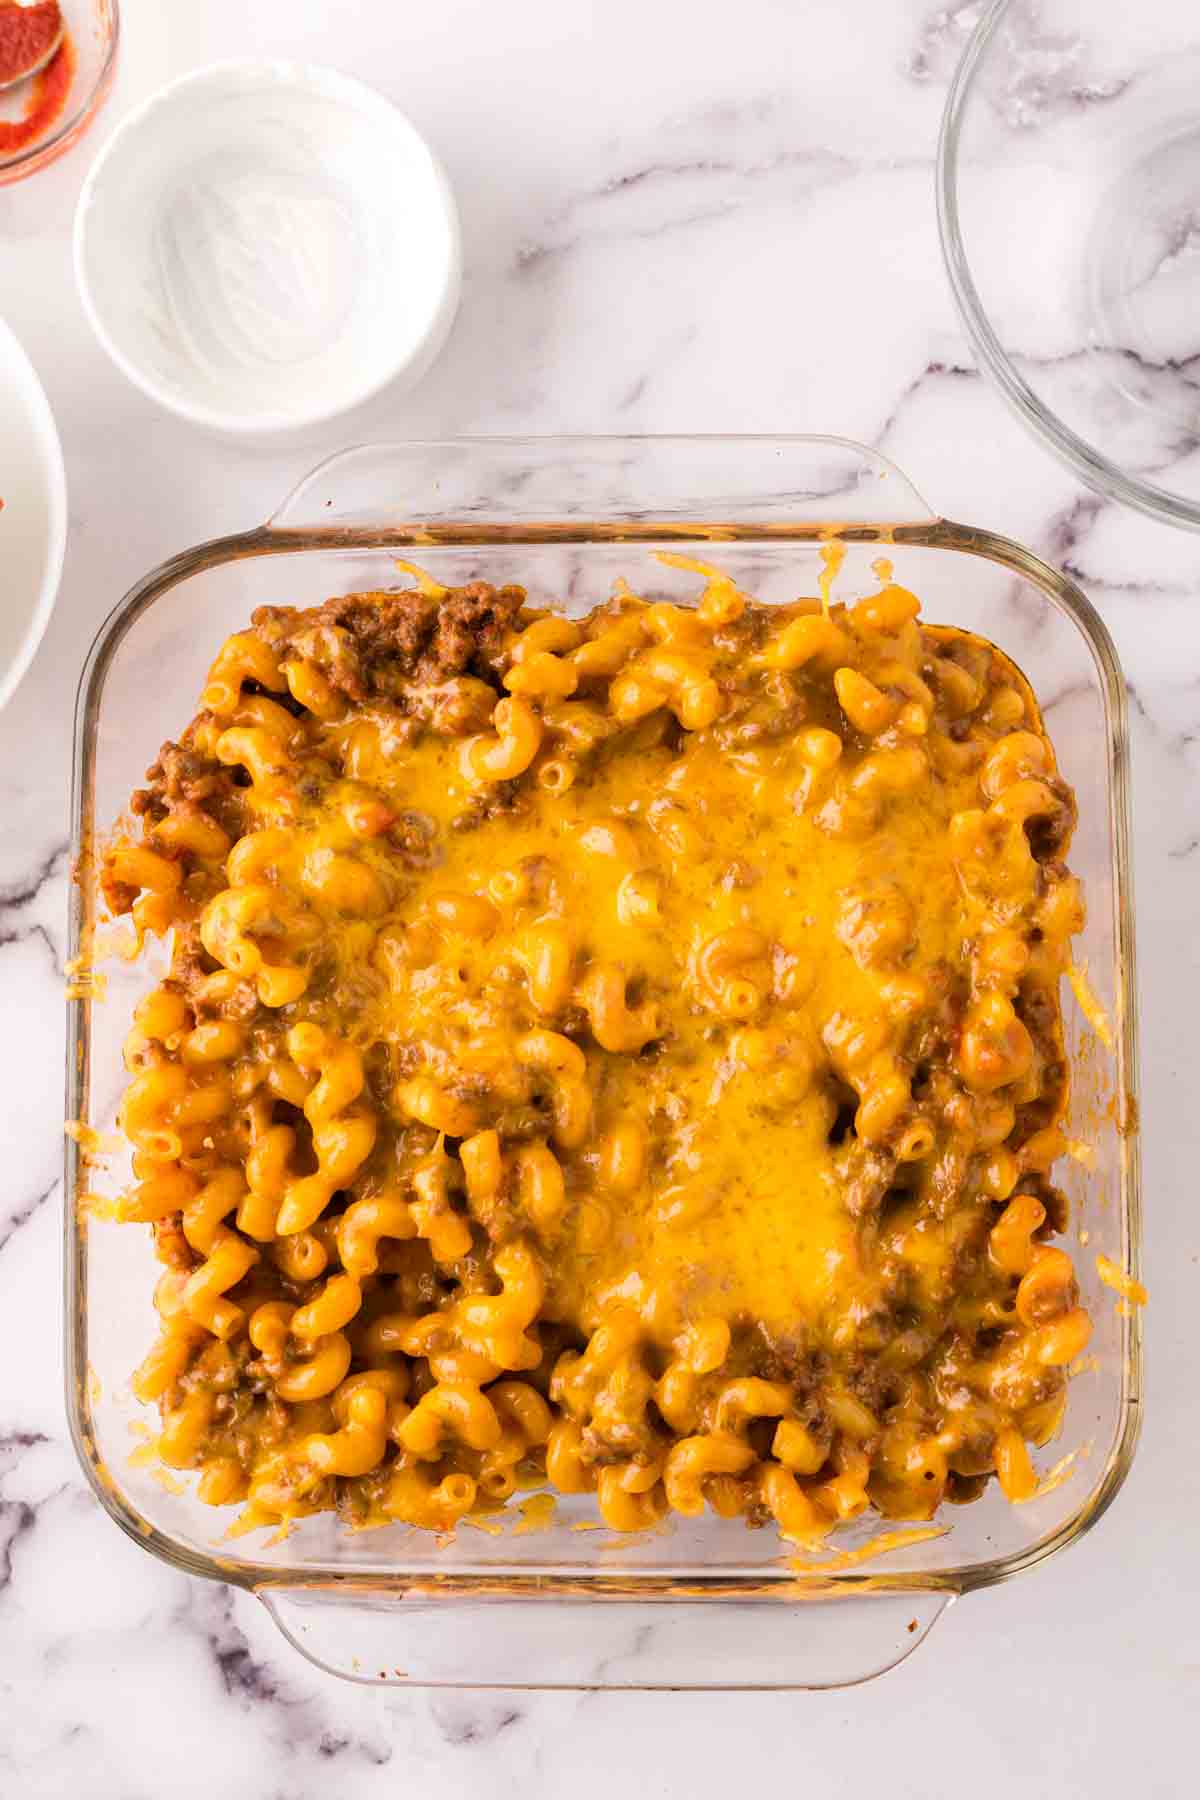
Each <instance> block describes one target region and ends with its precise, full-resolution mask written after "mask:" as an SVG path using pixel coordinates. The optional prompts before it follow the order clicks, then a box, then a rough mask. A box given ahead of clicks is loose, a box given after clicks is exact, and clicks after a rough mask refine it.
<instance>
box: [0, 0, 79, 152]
mask: <svg viewBox="0 0 1200 1800" xmlns="http://www.w3.org/2000/svg"><path fill="white" fill-rule="evenodd" d="M61 30H62V13H61V11H60V10H59V5H58V0H38V3H37V4H36V5H34V6H17V5H16V4H15V0H0V88H3V87H4V86H5V85H6V84H7V83H9V82H12V81H18V80H20V78H21V76H22V75H24V74H26V73H27V72H28V71H29V70H30V69H31V68H34V67H36V66H37V63H38V61H39V59H40V58H41V57H42V56H44V55H45V53H46V51H47V50H48V49H49V47H50V45H51V44H52V43H53V42H54V40H55V38H56V37H58V35H59V33H60V31H61ZM74 74H75V52H74V49H73V47H72V45H71V42H70V40H69V38H67V37H66V36H64V37H63V40H62V43H61V44H60V46H59V48H58V50H57V51H56V52H55V54H54V56H52V57H51V59H50V61H49V62H48V63H47V64H46V67H45V68H44V69H43V70H41V72H40V73H39V74H38V75H36V76H35V77H34V79H33V80H32V81H31V82H30V84H29V94H28V97H27V99H26V104H25V110H24V112H23V114H22V116H21V117H20V118H19V119H13V120H4V119H0V156H11V155H12V154H13V153H14V152H15V151H17V150H23V149H24V148H25V146H26V145H27V144H34V143H36V142H37V141H38V139H39V138H43V137H45V136H46V134H47V133H48V132H49V130H50V128H51V126H52V125H53V124H54V123H55V122H56V120H57V119H58V117H59V115H60V114H61V113H62V111H63V108H64V107H65V106H66V103H67V95H68V94H69V93H70V91H71V82H72V79H73V78H74Z"/></svg>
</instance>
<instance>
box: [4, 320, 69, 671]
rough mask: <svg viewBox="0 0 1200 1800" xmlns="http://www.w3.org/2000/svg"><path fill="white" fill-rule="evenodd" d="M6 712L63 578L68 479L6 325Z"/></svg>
mask: <svg viewBox="0 0 1200 1800" xmlns="http://www.w3.org/2000/svg"><path fill="white" fill-rule="evenodd" d="M0 500H2V501H3V502H4V505H3V508H2V509H0V706H4V705H5V704H6V702H7V701H9V700H10V699H11V698H12V696H13V693H14V692H15V690H16V687H17V683H18V682H19V681H20V679H21V677H22V676H23V675H24V673H25V671H26V669H28V667H29V665H30V663H31V662H32V661H33V657H34V652H35V651H36V649H37V647H38V645H39V644H40V642H41V640H42V633H43V632H44V631H45V629H46V625H47V622H48V620H49V618H50V614H51V612H52V611H53V609H54V601H55V598H56V597H57V594H58V584H59V581H60V579H61V578H62V566H63V552H64V551H65V549H66V545H67V478H66V473H65V471H64V469H63V459H62V449H61V448H60V446H59V442H58V432H57V430H56V428H55V424H54V417H53V414H52V413H51V411H50V406H49V403H48V402H47V399H46V396H45V394H44V393H43V392H42V384H41V382H40V381H39V380H38V378H37V376H36V375H35V374H34V370H33V364H32V363H31V362H30V360H29V358H28V357H27V356H26V354H25V352H24V351H23V350H22V348H21V346H20V344H18V342H17V340H16V338H15V337H14V336H13V334H12V332H11V331H10V330H9V329H8V326H7V325H5V324H4V322H3V320H0Z"/></svg>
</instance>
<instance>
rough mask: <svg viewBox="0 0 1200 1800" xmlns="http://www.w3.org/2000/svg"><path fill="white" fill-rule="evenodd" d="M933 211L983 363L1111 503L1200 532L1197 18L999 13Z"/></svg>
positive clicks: (973, 71) (1072, 9) (1059, 4)
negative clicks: (1115, 501) (1121, 503)
mask: <svg viewBox="0 0 1200 1800" xmlns="http://www.w3.org/2000/svg"><path fill="white" fill-rule="evenodd" d="M938 213H939V222H940V226H941V235H942V249H943V252H944V255H945V259H946V267H947V270H948V272H949V276H950V281H951V285H952V286H953V289H954V294H955V297H956V299H957V301H958V305H959V308H960V310H961V313H962V317H963V322H964V324H965V326H966V329H967V332H968V335H969V337H970V339H971V342H972V345H973V347H974V349H975V353H976V355H977V357H978V359H979V361H980V363H981V365H982V367H983V368H985V369H986V370H987V371H988V373H989V374H990V375H991V376H992V377H993V378H994V380H995V381H996V382H997V384H998V386H999V387H1000V389H1001V391H1002V392H1003V393H1004V394H1006V395H1007V397H1008V399H1009V400H1010V401H1011V402H1012V404H1013V405H1014V407H1015V408H1016V410H1017V412H1018V413H1019V414H1020V415H1021V417H1022V418H1023V419H1024V420H1025V422H1026V423H1027V424H1028V425H1030V426H1031V427H1032V428H1033V429H1034V431H1035V432H1036V433H1037V434H1038V436H1039V437H1041V438H1042V440H1043V441H1044V442H1045V443H1046V444H1048V445H1049V446H1050V447H1051V448H1052V449H1053V450H1055V451H1056V452H1057V453H1058V454H1059V455H1060V456H1061V457H1063V458H1064V459H1065V460H1066V461H1067V462H1068V463H1069V464H1070V465H1071V466H1072V467H1073V468H1074V470H1075V472H1076V473H1077V474H1078V475H1079V476H1081V477H1082V478H1083V480H1084V481H1086V482H1088V483H1089V485H1091V486H1092V487H1094V488H1096V489H1098V490H1099V491H1100V492H1101V493H1103V494H1107V495H1110V496H1112V497H1114V498H1116V499H1118V500H1122V501H1124V502H1125V503H1126V504H1128V505H1130V506H1135V507H1138V508H1140V510H1141V511H1143V512H1145V513H1149V514H1150V515H1152V516H1153V517H1155V518H1159V519H1164V520H1167V521H1169V522H1170V523H1172V524H1176V525H1186V526H1188V527H1190V528H1191V529H1193V530H1200V10H1198V9H1197V8H1196V6H1195V5H1194V3H1193V0H1138V4H1136V5H1132V6H1130V5H1125V6H1122V5H1117V4H1106V5H1096V4H1095V0H995V3H994V4H992V5H990V6H989V7H988V8H987V10H986V11H985V12H984V15H983V17H982V19H981V20H980V22H979V24H978V26H977V27H976V30H975V33H974V36H973V37H972V38H971V41H970V43H969V45H968V47H967V50H966V53H965V54H964V56H963V59H962V62H961V64H960V66H959V68H958V71H957V74H956V75H955V78H954V81H953V83H952V85H951V88H950V94H949V97H948V100H947V104H946V113H945V118H944V120H943V125H942V135H941V143H940V146H939V153H938Z"/></svg>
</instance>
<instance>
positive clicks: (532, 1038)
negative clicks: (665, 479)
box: [102, 557, 1090, 1542]
mask: <svg viewBox="0 0 1200 1800" xmlns="http://www.w3.org/2000/svg"><path fill="white" fill-rule="evenodd" d="M665 560H667V561H671V562H673V563H674V564H675V565H676V566H678V567H680V568H683V569H688V570H693V571H694V572H695V573H697V574H698V575H700V576H702V577H703V578H704V579H705V581H706V583H707V585H706V587H705V590H704V593H703V596H702V598H701V600H700V603H699V604H698V605H697V606H696V607H684V606H679V605H675V604H668V603H665V602H659V603H655V604H646V603H645V602H643V601H641V600H639V599H638V598H637V597H636V596H635V595H633V594H632V593H630V592H629V590H628V589H625V588H624V587H621V588H620V590H619V591H618V593H617V594H616V595H615V597H614V599H613V600H612V601H611V602H610V603H609V604H608V605H606V606H601V607H598V608H597V609H596V610H595V611H594V612H592V613H591V614H589V615H588V616H587V617H586V618H582V619H578V620H568V619H565V618H562V617H560V616H558V615H556V614H552V613H540V614H539V613H538V612H536V611H535V610H533V609H530V608H528V607H527V606H526V605H525V597H524V594H523V593H522V592H521V591H520V590H519V589H515V588H502V589H499V590H496V589H492V588H489V587H488V586H487V585H486V584H484V583H473V584H472V585H471V586H469V587H467V588H463V589H443V588H441V587H439V586H438V585H437V584H436V583H432V582H430V581H428V580H423V581H421V582H420V583H419V585H418V587H417V588H416V589H414V590H411V591H409V592H402V593H394V594H391V593H389V594H369V595H350V596H347V597H345V598H344V599H341V600H335V601H330V602H329V603H328V604H327V605H326V606H325V607H323V608H321V609H318V610H317V611H316V612H315V613H302V612H296V611H293V610H290V609H286V608H281V609H270V608H267V609H263V610H262V611H261V612H260V613H259V614H257V615H256V617H255V621H254V623H253V625H252V626H251V628H250V629H248V630H247V631H244V632H240V633H238V634H236V635H235V636H234V637H231V638H230V639H229V640H228V642H227V643H226V645H225V646H224V648H223V649H222V651H221V652H220V654H219V656H218V658H217V660H216V662H215V663H214V665H213V668H212V671H211V673H210V676H209V680H208V684H207V686H206V687H205V689H204V693H203V696H202V706H203V708H204V710H203V711H202V712H201V713H200V714H199V716H198V718H197V720H196V721H195V722H194V724H193V725H192V726H191V727H190V728H189V730H188V732H186V733H185V734H184V737H183V739H182V740H181V742H180V743H179V744H176V745H167V746H164V749H163V751H162V753H161V756H160V760H159V762H158V763H156V764H155V766H154V768H153V769H152V770H151V771H150V786H149V787H148V788H147V789H146V790H145V791H143V792H142V793H140V794H139V795H137V796H135V801H134V808H135V811H136V812H138V813H140V815H141V817H142V833H141V835H140V837H139V836H137V835H130V836H128V837H126V838H124V839H122V840H121V841H119V842H118V843H116V844H115V845H114V846H113V848H112V849H111V850H110V851H109V853H108V856H107V859H106V862H105V866H104V870H103V877H102V878H103V883H104V887H105V892H106V894H107V897H108V900H109V903H110V906H111V907H112V909H113V910H114V911H117V912H131V913H132V914H133V916H134V919H135V923H136V925H137V927H138V931H139V933H140V934H145V933H146V932H148V931H149V932H165V931H167V930H173V931H174V934H175V938H174V961H173V965H172V971H171V974H170V976H169V978H168V979H167V980H166V981H165V982H164V983H162V984H161V985H160V986H159V987H158V988H157V989H156V990H155V991H154V992H153V993H152V994H150V995H149V996H147V998H146V999H145V1000H144V1001H143V1002H142V1003H141V1005H140V1006H139V1007H138V1009H137V1013H136V1015H135V1020H134V1025H133V1029H132V1031H131V1033H130V1036H129V1039H128V1041H127V1045H126V1060H127V1064H128V1067H129V1071H130V1082H129V1086H128V1089H127V1091H126V1095H125V1098H124V1102H123V1106H122V1110H121V1124H122V1128H123V1130H124V1132H125V1134H126V1136H127V1138H128V1139H129V1141H130V1143H131V1145H132V1147H133V1173H134V1181H133V1183H132V1185H131V1187H130V1189H129V1191H128V1193H127V1194H126V1195H125V1196H124V1197H123V1199H122V1201H121V1203H120V1206H119V1207H118V1209H117V1211H118V1216H119V1217H120V1218H122V1219H125V1220H129V1221H137V1222H141V1223H143V1224H148V1225H150V1226H151V1228H152V1229H153V1231H154V1232H155V1234H156V1238H157V1240H158V1248H159V1254H160V1256H161V1258H162V1260H163V1262H164V1263H165V1264H166V1272H165V1274H164V1276H163V1278H162V1280H161V1281H160V1283H159V1287H158V1290H157V1294H156V1302H157V1305H158V1309H159V1312H160V1315H161V1321H162V1329H161V1335H160V1338H159V1341H158V1343H157V1345H156V1346H155V1347H154V1348H153V1349H152V1350H151V1351H150V1353H149V1355H148V1356H147V1358H146V1360H145V1361H144V1362H143V1364H142V1366H141V1368H140V1369H139V1371H138V1373H137V1375H136V1377H135V1391H136V1392H137V1394H138V1395H139V1397H140V1398H142V1399H144V1400H146V1401H150V1402H155V1403H157V1404H158V1406H159V1407H160V1410H161V1413H162V1420H163V1427H162V1435H161V1437H160V1439H159V1453H160V1455H161V1456H162V1458H163V1460H164V1461H166V1462H168V1463H169V1464H171V1465H172V1466H173V1467H177V1468H187V1469H195V1470H197V1471H198V1472H199V1484H198V1492H199V1493H200V1495H201V1497H202V1498H204V1499H206V1500H209V1501H212V1502H213V1503H214V1504H234V1503H238V1504H244V1505H246V1507H247V1509H248V1510H247V1518H248V1520H249V1521H250V1522H251V1523H266V1522H269V1521H273V1520H279V1519H286V1518H290V1517H292V1516H296V1515H299V1514H303V1513H306V1512H311V1511H314V1510H317V1509H319V1508H322V1507H328V1506H334V1505H336V1506H337V1507H338V1508H339V1510H340V1511H341V1512H342V1513H343V1515H344V1516H345V1517H346V1518H347V1519H348V1520H350V1521H352V1522H357V1523H370V1522H372V1521H384V1520H395V1521H399V1522H402V1523H405V1524H408V1525H411V1526H416V1527H420V1528H425V1529H430V1530H435V1531H445V1530H450V1529H452V1528H453V1526H454V1524H455V1522H456V1521H457V1520H458V1519H460V1518H462V1517H463V1516H464V1514H466V1513H468V1512H470V1511H472V1510H473V1509H475V1508H478V1507H496V1506H500V1505H503V1504H504V1502H505V1501H506V1500H507V1499H508V1498H509V1497H510V1496H511V1495H512V1494H514V1493H515V1492H517V1491H518V1489H520V1488H521V1487H527V1486H529V1485H534V1484H537V1483H539V1482H544V1481H549V1482H551V1483H552V1484H553V1485H554V1486H556V1487H557V1488H559V1489H560V1490H561V1491H562V1492H564V1493H568V1494H580V1495H585V1494H586V1495H593V1496H594V1504H595V1506H596V1507H597V1508H598V1510H599V1513H600V1516H601V1518H602V1519H603V1520H604V1521H605V1522H606V1523H607V1524H608V1525H609V1526H610V1527H612V1528H613V1529H615V1530H618V1531H634V1530H641V1529H645V1528H647V1527H649V1526H652V1525H654V1524H655V1523H656V1522H657V1521H659V1520H660V1519H662V1518H663V1517H664V1516H666V1515H667V1514H669V1513H672V1512H673V1513H675V1514H679V1515H682V1516H685V1517H690V1516H694V1515H696V1514H699V1513H702V1512H703V1511H704V1510H705V1508H706V1507H711V1508H712V1509H713V1510H714V1511H715V1512H716V1513H718V1514H719V1515H720V1516H721V1517H732V1516H735V1515H737V1514H739V1513H741V1514H745V1515H746V1516H747V1517H748V1518H749V1519H750V1520H751V1521H752V1522H763V1521H769V1520H773V1521H774V1522H775V1523H776V1525H777V1526H778V1528H779V1529H780V1530H781V1531H782V1532H783V1533H784V1534H785V1535H787V1536H789V1537H792V1538H795V1539H798V1540H800V1541H803V1542H811V1541H813V1540H817V1539H820V1538H822V1537H824V1536H826V1535H827V1534H828V1533H829V1532H831V1531H833V1530H835V1529H836V1528H837V1527H838V1526H839V1525H841V1524H842V1523H844V1522H845V1521H847V1520H850V1519H853V1518H855V1517H857V1516H858V1515H859V1514H860V1513H862V1511H863V1510H864V1509H865V1508H867V1507H868V1506H873V1507H874V1508H875V1509H876V1510H877V1511H878V1512H880V1513H882V1514H883V1515H885V1516H887V1517H894V1518H917V1519H923V1518H928V1517H930V1516H931V1515H932V1513H933V1512H934V1511H935V1509H936V1508H937V1506H938V1505H939V1504H940V1503H941V1502H942V1501H943V1499H966V1498H969V1497H970V1496H971V1495H972V1494H973V1493H974V1492H976V1491H977V1489H978V1486H979V1483H980V1480H981V1478H985V1477H987V1476H990V1475H993V1474H994V1475H995V1477H996V1479H997V1481H998V1483H999V1485H1000V1487H1001V1489H1002V1490H1003V1492H1004V1493H1005V1494H1006V1495H1007V1496H1008V1498H1009V1499H1011V1500H1013V1501H1022V1500H1025V1499H1028V1498H1029V1497H1030V1496H1031V1495H1032V1494H1033V1493H1034V1492H1035V1491H1036V1488H1037V1476H1036V1472H1035V1470H1034V1467H1033V1463H1032V1460H1031V1457H1030V1453H1029V1446H1030V1445H1034V1446H1037V1445H1041V1444H1043V1443H1045V1442H1046V1441H1047V1439H1048V1437H1049V1436H1050V1435H1051V1434H1052V1432H1053V1431H1054V1430H1055V1429H1056V1428H1057V1425H1058V1422H1059V1420H1060V1419H1061V1416H1062V1409H1063V1405H1064V1400H1065V1382H1066V1373H1065V1372H1066V1369H1067V1367H1068V1365H1069V1364H1070V1363H1071V1362H1072V1361H1073V1360H1074V1359H1075V1358H1076V1357H1078V1355H1079V1354H1080V1352H1081V1351H1082V1349H1083V1347H1084V1345H1085V1344H1086V1342H1087V1337H1088V1333H1089V1331H1090V1321H1089V1319H1088V1315H1087V1313H1086V1311H1085V1310H1084V1309H1083V1308H1082V1306H1081V1305H1080V1303H1079V1293H1078V1288H1077V1285H1076V1280H1075V1273H1074V1269H1073V1267H1072V1264H1071V1261H1070V1258H1069V1257H1068V1256H1067V1255H1066V1253H1065V1252H1064V1251H1063V1250H1061V1249H1060V1248H1058V1247H1056V1246H1055V1245H1053V1244H1051V1243H1049V1242H1048V1241H1047V1240H1048V1238H1049V1237H1050V1236H1051V1235H1052V1233H1053V1227H1054V1223H1055V1222H1059V1223H1061V1219H1062V1207H1061V1203H1060V1202H1059V1199H1058V1197H1057V1196H1056V1194H1055V1191H1054V1189H1053V1188H1052V1187H1051V1186H1050V1183H1049V1170H1050V1168H1051V1165H1052V1163H1053V1161H1054V1159H1055V1157H1056V1156H1057V1155H1058V1154H1060V1152H1061V1151H1062V1149H1063V1146H1064V1142H1065V1140H1064V1137H1063V1133H1062V1131H1061V1128H1060V1123H1059V1122H1060V1120H1061V1116H1062V1113H1063V1109H1064V1106H1065V1099H1066V1071H1065V1058H1064V1053H1063V1045H1062V1036H1061V1025H1060V1019H1059V1010H1058V999H1057V990H1058V983H1059V980H1060V977H1061V976H1062V975H1063V974H1064V973H1065V972H1066V971H1067V970H1068V969H1069V967H1070V956H1069V943H1070V936H1071V934H1072V932H1073V931H1075V930H1076V929H1077V928H1078V925H1079V923H1080V920H1081V917H1082V909H1081V902H1080V899H1079V894H1078V888H1077V885H1076V884H1075V883H1074V882H1073V880H1072V878H1071V877H1070V876H1069V875H1068V874H1067V872H1066V871H1065V869H1064V868H1063V865H1062V862H1061V855H1062V852H1063V850H1064V847H1065V845H1066V844H1067V842H1068V840H1069V836H1070V830H1071V826H1072V823H1073V799H1072V796H1071V794H1070V790H1069V789H1068V788H1066V786H1065V785H1064V784H1063V782H1062V781H1061V780H1060V779H1059V777H1058V775H1057V772H1056V768H1055V761H1054V754H1053V750H1052V748H1051V746H1050V743H1049V740H1048V739H1047V738H1046V736H1045V733H1044V732H1043V730H1042V726H1041V721H1040V717H1039V714H1038V711H1037V706H1036V703H1035V701H1034V698H1033V696H1032V694H1031V693H1030V692H1029V689H1028V687H1027V686H1026V684H1025V682H1024V680H1023V678H1022V677H1021V676H1020V674H1019V673H1018V672H1017V671H1016V670H1015V669H1014V668H1013V667H1012V665H1011V664H1010V663H1008V662H1007V661H1006V660H1005V659H1004V658H1003V657H1002V656H1001V655H1000V653H999V652H998V651H995V650H994V649H992V648H991V647H990V646H989V645H987V644H985V643H983V642H982V641H980V640H976V639H972V638H970V637H968V636H966V635H964V634H961V633H958V632H954V631H951V630H948V629H944V628H937V627H932V626H924V625H922V624H921V622H920V620H919V608H918V603H917V601H916V599H915V597H914V596H913V595H912V594H910V593H908V591H907V590H905V589H903V588H900V587H897V586H896V585H895V584H893V583H891V582H890V581H887V582H884V583H883V584H882V586H881V589H880V591H879V592H878V593H876V594H870V595H867V596H865V597H864V598H862V599H860V600H858V601H857V602H856V603H855V604H854V605H853V606H852V607H850V608H849V609H847V608H846V607H843V606H829V605H827V604H826V605H822V604H821V603H819V602H817V601H815V600H801V601H797V602H796V603H795V605H794V606H791V607H782V608H775V609H768V608H764V607H760V606H757V605H756V604H755V603H754V602H753V601H750V600H748V599H747V597H746V596H745V595H743V594H741V593H740V592H739V591H738V589H737V588H736V587H735V586H734V585H733V583H732V582H731V581H729V580H728V578H726V577H724V576H722V575H721V574H720V573H719V572H718V571H715V570H712V569H709V568H708V567H707V566H705V565H701V564H694V563H692V562H690V561H689V560H688V559H687V558H678V557H676V558H670V557H668V558H666V559H665Z"/></svg>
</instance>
